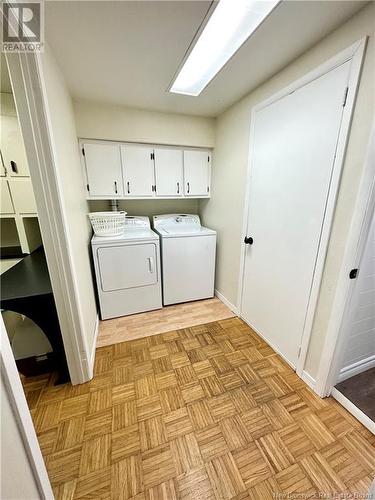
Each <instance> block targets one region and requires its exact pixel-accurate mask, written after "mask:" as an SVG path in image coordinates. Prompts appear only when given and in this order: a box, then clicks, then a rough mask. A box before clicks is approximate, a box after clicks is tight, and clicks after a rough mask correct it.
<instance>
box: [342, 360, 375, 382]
mask: <svg viewBox="0 0 375 500" xmlns="http://www.w3.org/2000/svg"><path fill="white" fill-rule="evenodd" d="M374 367H375V354H374V355H373V356H369V357H368V358H365V359H361V360H360V361H357V362H356V363H352V364H350V365H348V366H345V367H344V368H341V370H340V374H339V378H338V380H337V382H343V381H344V380H346V379H348V378H350V377H354V375H358V374H359V373H362V372H365V371H366V370H370V368H374Z"/></svg>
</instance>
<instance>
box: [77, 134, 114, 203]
mask: <svg viewBox="0 0 375 500" xmlns="http://www.w3.org/2000/svg"><path fill="white" fill-rule="evenodd" d="M83 152H84V153H83V154H84V158H85V165H86V175H87V190H88V192H89V195H90V197H97V198H122V197H123V196H124V189H123V179H122V169H121V157H120V147H119V146H118V145H116V144H104V143H100V144H92V143H87V144H83Z"/></svg>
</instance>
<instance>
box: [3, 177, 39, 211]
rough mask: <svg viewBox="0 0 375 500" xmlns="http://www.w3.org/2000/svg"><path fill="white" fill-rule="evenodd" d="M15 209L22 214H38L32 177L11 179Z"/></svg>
mask: <svg viewBox="0 0 375 500" xmlns="http://www.w3.org/2000/svg"><path fill="white" fill-rule="evenodd" d="M9 186H10V192H11V195H12V199H13V203H14V208H15V211H16V212H18V213H20V214H36V213H37V210H36V203H35V198H34V191H33V186H32V184H31V180H30V179H11V180H10V181H9Z"/></svg>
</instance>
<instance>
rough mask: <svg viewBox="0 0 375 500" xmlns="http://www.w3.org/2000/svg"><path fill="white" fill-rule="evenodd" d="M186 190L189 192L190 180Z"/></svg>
mask: <svg viewBox="0 0 375 500" xmlns="http://www.w3.org/2000/svg"><path fill="white" fill-rule="evenodd" d="M187 192H188V194H189V193H190V182H188V183H187Z"/></svg>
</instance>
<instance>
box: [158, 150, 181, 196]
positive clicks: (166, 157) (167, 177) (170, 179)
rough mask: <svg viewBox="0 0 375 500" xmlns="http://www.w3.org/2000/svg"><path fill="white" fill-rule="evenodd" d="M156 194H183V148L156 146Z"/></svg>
mask: <svg viewBox="0 0 375 500" xmlns="http://www.w3.org/2000/svg"><path fill="white" fill-rule="evenodd" d="M154 157H155V185H156V188H155V192H156V196H160V197H171V198H176V197H179V196H182V195H183V153H182V150H181V149H168V148H156V149H154Z"/></svg>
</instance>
